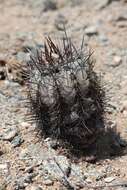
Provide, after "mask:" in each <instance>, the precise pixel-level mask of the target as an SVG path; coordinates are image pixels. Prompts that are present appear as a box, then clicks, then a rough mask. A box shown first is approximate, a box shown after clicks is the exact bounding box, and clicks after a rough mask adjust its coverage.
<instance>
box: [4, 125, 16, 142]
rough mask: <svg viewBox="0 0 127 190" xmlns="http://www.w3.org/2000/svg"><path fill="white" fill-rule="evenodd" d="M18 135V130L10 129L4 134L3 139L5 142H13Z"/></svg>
mask: <svg viewBox="0 0 127 190" xmlns="http://www.w3.org/2000/svg"><path fill="white" fill-rule="evenodd" d="M16 134H17V130H16V129H11V128H10V129H8V130H7V131H6V132H5V134H3V137H2V139H3V140H7V141H11V140H12V139H13V138H14V137H15V136H16Z"/></svg>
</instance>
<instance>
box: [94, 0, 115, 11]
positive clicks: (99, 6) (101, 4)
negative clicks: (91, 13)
mask: <svg viewBox="0 0 127 190" xmlns="http://www.w3.org/2000/svg"><path fill="white" fill-rule="evenodd" d="M111 2H112V0H103V1H97V6H96V9H97V10H99V9H104V8H105V7H107V6H108V5H109V4H110V3H111Z"/></svg>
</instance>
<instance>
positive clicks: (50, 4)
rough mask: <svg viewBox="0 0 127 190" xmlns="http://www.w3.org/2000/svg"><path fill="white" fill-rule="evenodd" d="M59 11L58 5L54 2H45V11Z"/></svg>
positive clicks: (47, 0) (49, 0)
mask: <svg viewBox="0 0 127 190" xmlns="http://www.w3.org/2000/svg"><path fill="white" fill-rule="evenodd" d="M56 9H57V3H56V1H54V0H45V1H44V2H43V11H48V10H56Z"/></svg>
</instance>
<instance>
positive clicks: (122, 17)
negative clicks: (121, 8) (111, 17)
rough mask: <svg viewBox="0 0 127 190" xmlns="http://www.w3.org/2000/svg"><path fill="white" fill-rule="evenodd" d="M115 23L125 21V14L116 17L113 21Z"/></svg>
mask: <svg viewBox="0 0 127 190" xmlns="http://www.w3.org/2000/svg"><path fill="white" fill-rule="evenodd" d="M115 21H117V22H120V21H127V13H125V14H124V13H122V14H120V15H119V16H117V18H116V19H115Z"/></svg>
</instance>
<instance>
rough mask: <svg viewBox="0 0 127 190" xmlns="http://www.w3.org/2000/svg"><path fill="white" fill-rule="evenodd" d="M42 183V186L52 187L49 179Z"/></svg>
mask: <svg viewBox="0 0 127 190" xmlns="http://www.w3.org/2000/svg"><path fill="white" fill-rule="evenodd" d="M43 183H44V185H47V186H50V185H53V181H52V180H50V179H47V180H45V181H44V182H43Z"/></svg>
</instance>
